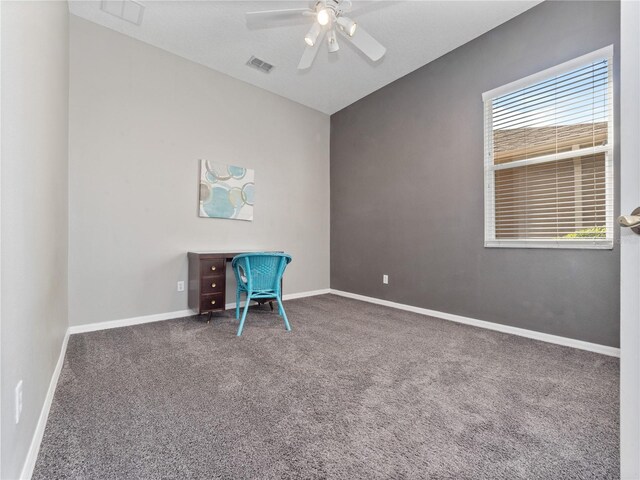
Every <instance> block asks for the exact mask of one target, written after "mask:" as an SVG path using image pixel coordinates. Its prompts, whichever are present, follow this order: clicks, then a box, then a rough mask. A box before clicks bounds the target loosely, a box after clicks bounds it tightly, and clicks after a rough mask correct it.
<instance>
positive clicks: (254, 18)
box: [245, 8, 315, 27]
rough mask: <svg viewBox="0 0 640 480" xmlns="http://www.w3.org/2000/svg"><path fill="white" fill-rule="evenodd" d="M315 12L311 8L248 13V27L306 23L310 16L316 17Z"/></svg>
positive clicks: (246, 15) (246, 14) (246, 16)
mask: <svg viewBox="0 0 640 480" xmlns="http://www.w3.org/2000/svg"><path fill="white" fill-rule="evenodd" d="M314 13H315V12H314V11H313V10H311V9H310V8H288V9H284V10H263V11H260V12H247V13H245V19H246V20H247V26H249V27H260V26H265V24H267V25H266V26H274V24H275V25H278V24H280V25H282V24H291V23H304V22H307V21H308V18H307V17H309V16H311V15H314Z"/></svg>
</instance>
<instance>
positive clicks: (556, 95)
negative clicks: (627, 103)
mask: <svg viewBox="0 0 640 480" xmlns="http://www.w3.org/2000/svg"><path fill="white" fill-rule="evenodd" d="M608 81H609V69H608V61H607V60H602V61H599V62H596V63H593V64H590V65H587V66H585V67H581V68H579V69H576V70H573V71H571V72H569V73H566V74H564V75H559V76H555V77H553V78H551V79H549V80H547V81H545V82H541V83H538V84H535V85H532V86H530V87H527V88H524V89H521V90H518V91H516V92H513V93H510V94H508V95H503V96H501V97H498V98H495V99H493V100H492V102H491V107H492V111H491V113H492V117H491V118H492V140H493V163H494V165H498V164H503V163H508V162H514V161H517V160H525V159H531V158H535V157H539V156H543V155H550V154H555V153H560V152H566V151H570V150H577V149H579V148H587V147H594V146H599V145H606V144H607V143H608V138H607V136H608V124H607V122H608V116H609V104H608V101H609V100H608Z"/></svg>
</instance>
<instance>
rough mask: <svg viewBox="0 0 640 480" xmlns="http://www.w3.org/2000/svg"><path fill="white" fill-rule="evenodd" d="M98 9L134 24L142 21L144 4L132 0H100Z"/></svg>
mask: <svg viewBox="0 0 640 480" xmlns="http://www.w3.org/2000/svg"><path fill="white" fill-rule="evenodd" d="M100 9H101V10H102V11H103V12H107V13H108V14H110V15H113V16H114V17H118V18H120V19H122V20H126V21H127V22H130V23H133V24H134V25H140V24H141V23H142V14H143V13H144V5H142V4H141V3H138V2H134V0H102V1H101V2H100Z"/></svg>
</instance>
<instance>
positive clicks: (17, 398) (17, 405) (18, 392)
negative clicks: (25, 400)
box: [14, 380, 22, 423]
mask: <svg viewBox="0 0 640 480" xmlns="http://www.w3.org/2000/svg"><path fill="white" fill-rule="evenodd" d="M14 394H15V396H14V400H15V402H14V405H15V409H16V411H15V413H16V423H20V415H22V380H20V381H19V382H18V384H17V385H16V389H15V392H14Z"/></svg>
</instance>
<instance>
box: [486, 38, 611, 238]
mask: <svg viewBox="0 0 640 480" xmlns="http://www.w3.org/2000/svg"><path fill="white" fill-rule="evenodd" d="M613 53H614V52H613V45H609V46H607V47H604V48H601V49H599V50H596V51H593V52H591V53H588V54H586V55H582V56H580V57H577V58H574V59H573V60H569V61H568V62H564V63H562V64H560V65H556V66H554V67H551V68H548V69H546V70H543V71H541V72H537V73H535V74H533V75H529V76H527V77H524V78H521V79H519V80H516V81H514V82H511V83H508V84H506V85H503V86H501V87H498V88H494V89H493V90H489V91H487V92H485V93H483V94H482V100H483V103H484V106H483V109H484V132H483V135H484V246H485V247H487V248H572V249H575V248H580V249H600V250H602V249H607V250H610V249H612V248H613V243H614V221H613V220H614V212H613V209H614V205H615V198H614V193H615V192H614V190H615V189H614V182H615V179H614V176H613V175H614V171H613V168H614V165H613V159H614V132H613V120H614V91H613ZM600 60H607V62H608V63H607V66H608V71H607V75H608V81H607V98H608V107H609V110H608V116H607V139H608V141H607V144H606V145H599V146H593V147H587V148H584V149H580V150H572V151H566V152H560V153H554V154H547V155H541V156H539V157H533V158H532V159H524V160H517V161H514V162H509V163H506V164H498V165H495V164H494V160H493V140H494V139H493V100H495V99H496V98H499V97H502V96H504V95H508V94H510V93H513V92H515V91H518V90H521V89H523V88H527V87H531V86H533V85H535V84H537V83H541V82H544V81H546V80H549V79H551V78H553V77H555V76H559V75H562V74H565V73H568V72H571V71H572V70H576V69H578V68H580V67H584V66H586V65H588V64H590V63H593V62H597V61H600ZM598 153H604V155H605V207H606V212H605V216H606V217H605V218H606V220H605V225H606V237H605V238H584V239H535V238H521V239H502V240H500V239H496V238H495V235H496V234H495V227H496V225H495V216H496V210H495V172H496V171H499V170H504V169H510V168H518V167H522V166H525V165H536V164H543V163H549V162H553V161H557V160H563V159H568V158H576V157H579V156H584V155H592V154H598Z"/></svg>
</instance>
